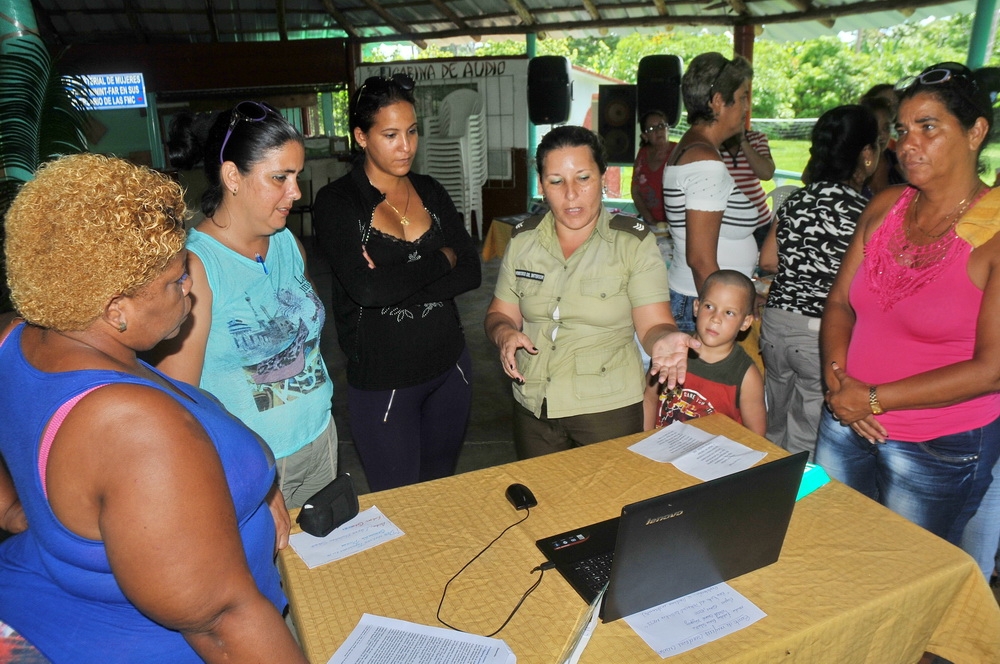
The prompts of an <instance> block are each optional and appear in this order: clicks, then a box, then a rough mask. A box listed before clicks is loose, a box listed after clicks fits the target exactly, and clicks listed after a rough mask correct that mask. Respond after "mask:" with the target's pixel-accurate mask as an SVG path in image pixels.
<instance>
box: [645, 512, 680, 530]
mask: <svg viewBox="0 0 1000 664" xmlns="http://www.w3.org/2000/svg"><path fill="white" fill-rule="evenodd" d="M681 514H684V510H677V511H676V512H671V513H670V514H664V515H663V516H657V517H654V518H652V519H647V520H646V525H647V526H651V525H653V524H654V523H659V522H660V521H666V520H667V519H672V518H674V517H675V516H680V515H681Z"/></svg>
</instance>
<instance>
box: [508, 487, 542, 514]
mask: <svg viewBox="0 0 1000 664" xmlns="http://www.w3.org/2000/svg"><path fill="white" fill-rule="evenodd" d="M507 500H509V501H510V504H511V505H513V506H514V509H516V510H526V509H528V508H529V507H534V506H535V505H537V504H538V501H537V500H535V496H534V494H533V493H531V489H529V488H528V487H526V486H524V485H523V484H511V485H510V486H509V487H507Z"/></svg>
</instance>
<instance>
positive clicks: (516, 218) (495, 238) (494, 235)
mask: <svg viewBox="0 0 1000 664" xmlns="http://www.w3.org/2000/svg"><path fill="white" fill-rule="evenodd" d="M531 214H532V213H531V212H523V213H521V214H515V215H512V216H510V217H495V218H494V219H493V221H491V222H490V228H489V230H488V231H486V237H484V238H483V254H482V255H483V262H484V263H487V262H489V261H491V260H493V259H494V258H503V252H505V251H506V250H507V244H508V243H509V242H510V236H511V232H512V231H513V230H514V226H517V225H518V224H519V223H521V222H522V221H524V220H525V219H527V218H528V217H530V216H531Z"/></svg>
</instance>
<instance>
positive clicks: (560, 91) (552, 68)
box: [528, 55, 573, 125]
mask: <svg viewBox="0 0 1000 664" xmlns="http://www.w3.org/2000/svg"><path fill="white" fill-rule="evenodd" d="M569 73H570V65H569V60H568V59H567V58H565V57H563V56H561V55H540V56H538V57H535V58H532V59H531V60H530V61H529V62H528V119H529V120H531V122H532V124H536V125H540V124H561V123H563V122H566V121H567V120H569V107H570V102H572V101H573V82H572V81H571V80H570V76H569Z"/></svg>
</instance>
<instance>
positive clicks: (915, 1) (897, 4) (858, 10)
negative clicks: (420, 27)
mask: <svg viewBox="0 0 1000 664" xmlns="http://www.w3.org/2000/svg"><path fill="white" fill-rule="evenodd" d="M515 1H516V0H507V2H508V4H510V3H512V2H515ZM939 1H940V0H856V1H855V2H852V3H850V4H846V5H837V6H834V7H822V8H813V9H810V10H807V11H795V12H785V13H782V14H775V15H772V16H753V15H751V16H743V17H738V18H737V17H734V16H732V15H718V16H706V15H705V14H689V15H673V16H641V17H627V18H619V19H609V18H605V19H604V20H603V21H602V23H603V24H604V25H605V26H606V27H608V28H616V27H630V28H635V27H643V28H656V27H663V26H669V25H691V26H702V25H718V26H732V25H735V24H737V23H742V24H750V25H767V24H769V23H797V22H799V21H820V20H824V19H833V20H835V19H837V18H839V17H841V16H851V15H853V14H865V13H868V12H883V11H902V10H903V9H905V8H906V7H908V6H913V7H927V6H933V5H935V4H936V3H938V2H939ZM669 4H674V3H673V1H672V0H671V1H670V3H669ZM529 16H530V14H529ZM476 29H477V31H481V32H482V33H483V34H485V35H497V36H499V35H523V34H525V33H532V32H534V33H542V32H543V31H550V32H570V31H574V30H593V29H594V24H593V21H591V20H589V19H588V20H586V21H562V22H557V23H545V24H537V23H535V22H534V21H532V25H494V26H482V27H478V28H476ZM467 35H468V33H467V32H465V31H462V30H440V31H437V32H435V33H434V34H433V36H434V39H451V38H453V37H464V36H467ZM426 36H427V34H421V33H415V34H413V35H400V36H399V38H400V39H411V38H420V37H426ZM384 40H385V37H384V36H378V35H376V36H371V37H362V38H360V39H359V40H358V41H360V42H362V43H367V42H378V41H384Z"/></svg>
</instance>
